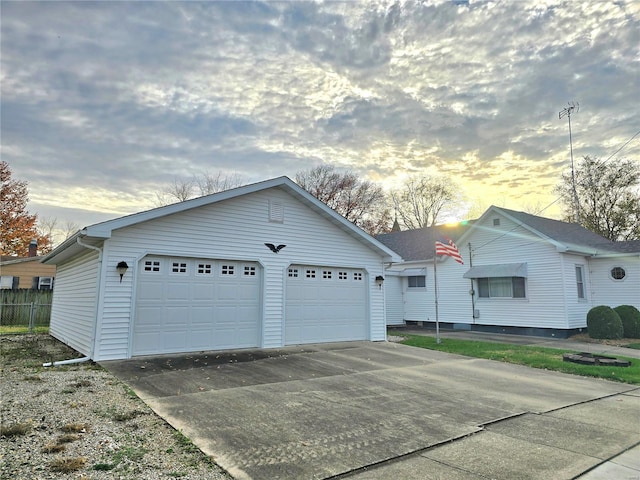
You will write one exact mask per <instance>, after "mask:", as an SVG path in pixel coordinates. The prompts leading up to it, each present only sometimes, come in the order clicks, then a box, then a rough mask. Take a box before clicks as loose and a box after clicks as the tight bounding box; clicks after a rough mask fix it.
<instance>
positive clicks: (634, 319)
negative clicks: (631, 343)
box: [614, 305, 640, 338]
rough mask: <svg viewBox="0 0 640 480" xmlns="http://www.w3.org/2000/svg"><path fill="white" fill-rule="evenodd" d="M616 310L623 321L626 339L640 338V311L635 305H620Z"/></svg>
mask: <svg viewBox="0 0 640 480" xmlns="http://www.w3.org/2000/svg"><path fill="white" fill-rule="evenodd" d="M614 310H615V312H616V313H617V314H618V316H619V317H620V320H622V330H623V335H624V337H625V338H640V310H638V309H637V308H636V307H634V306H633V305H620V306H619V307H616V308H614Z"/></svg>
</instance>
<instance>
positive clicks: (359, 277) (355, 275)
mask: <svg viewBox="0 0 640 480" xmlns="http://www.w3.org/2000/svg"><path fill="white" fill-rule="evenodd" d="M353 280H354V281H356V282H359V281H361V280H362V273H360V272H354V273H353Z"/></svg>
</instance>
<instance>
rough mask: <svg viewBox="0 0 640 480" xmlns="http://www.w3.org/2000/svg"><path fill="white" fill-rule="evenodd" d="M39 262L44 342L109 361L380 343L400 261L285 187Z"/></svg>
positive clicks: (107, 227)
mask: <svg viewBox="0 0 640 480" xmlns="http://www.w3.org/2000/svg"><path fill="white" fill-rule="evenodd" d="M43 261H44V263H45V264H49V265H56V266H57V276H56V287H55V289H54V291H53V307H52V312H51V328H50V332H51V335H53V336H54V337H56V338H58V339H59V340H61V341H62V342H64V343H66V344H68V345H69V346H71V347H72V348H74V349H76V350H78V351H79V352H81V353H83V354H84V355H86V356H87V357H90V358H92V359H94V360H113V359H125V358H130V357H133V356H139V355H149V354H165V353H177V352H191V351H202V350H222V349H237V348H255V347H258V348H273V347H282V346H284V345H297V344H306V343H320V342H339V341H352V340H371V341H383V340H385V339H386V322H385V307H384V289H383V288H382V283H383V276H384V272H385V266H386V265H388V264H390V263H396V262H400V261H401V258H400V257H399V255H398V254H397V253H395V252H394V251H392V250H391V249H390V248H388V247H387V246H385V245H383V244H382V243H380V242H379V241H378V240H376V239H374V238H372V237H371V236H369V235H367V234H366V233H365V232H363V231H362V230H360V229H359V228H357V227H355V226H354V225H353V224H351V223H350V222H348V221H347V220H345V219H344V218H343V217H341V216H340V215H338V214H337V213H335V212H334V211H333V210H331V209H330V208H328V207H327V206H326V205H325V204H323V203H322V202H320V201H318V200H317V199H316V198H315V197H313V196H312V195H310V194H309V193H307V192H306V191H305V190H303V189H302V188H300V187H299V186H298V185H296V184H295V183H294V182H293V181H291V180H290V179H288V178H286V177H280V178H275V179H272V180H267V181H264V182H261V183H256V184H252V185H246V186H243V187H239V188H236V189H232V190H227V191H224V192H221V193H217V194H213V195H208V196H204V197H200V198H196V199H193V200H188V201H185V202H181V203H176V204H173V205H168V206H165V207H161V208H156V209H153V210H149V211H145V212H141V213H137V214H134V215H129V216H125V217H122V218H117V219H115V220H110V221H107V222H103V223H98V224H95V225H91V226H89V227H86V228H84V229H82V230H80V231H79V232H77V233H76V234H75V235H74V236H72V237H70V238H69V239H67V240H66V241H65V242H64V243H62V244H61V245H60V246H59V247H57V248H56V249H55V250H53V251H52V252H51V253H50V254H49V255H47V256H46V257H45V258H44V260H43Z"/></svg>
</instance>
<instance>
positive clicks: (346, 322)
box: [285, 265, 369, 345]
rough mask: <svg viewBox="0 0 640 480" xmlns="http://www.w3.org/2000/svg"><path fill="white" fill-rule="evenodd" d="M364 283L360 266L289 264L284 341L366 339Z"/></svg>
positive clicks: (310, 341)
mask: <svg viewBox="0 0 640 480" xmlns="http://www.w3.org/2000/svg"><path fill="white" fill-rule="evenodd" d="M367 283H368V282H367V274H366V272H365V271H364V270H362V269H354V268H345V267H327V266H324V267H319V266H312V265H292V266H291V267H289V268H288V270H287V278H286V284H287V287H286V313H285V344H286V345H298V344H304V343H322V342H340V341H352V340H365V339H367V338H368V335H369V329H368V326H367V289H366V287H365V286H366V285H367Z"/></svg>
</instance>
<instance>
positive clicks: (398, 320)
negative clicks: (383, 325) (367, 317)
mask: <svg viewBox="0 0 640 480" xmlns="http://www.w3.org/2000/svg"><path fill="white" fill-rule="evenodd" d="M383 288H384V295H385V298H384V301H385V308H386V313H387V325H403V324H404V316H403V312H404V306H403V300H402V277H398V276H396V275H390V274H389V273H388V272H387V275H386V278H385V280H384V287H383Z"/></svg>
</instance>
